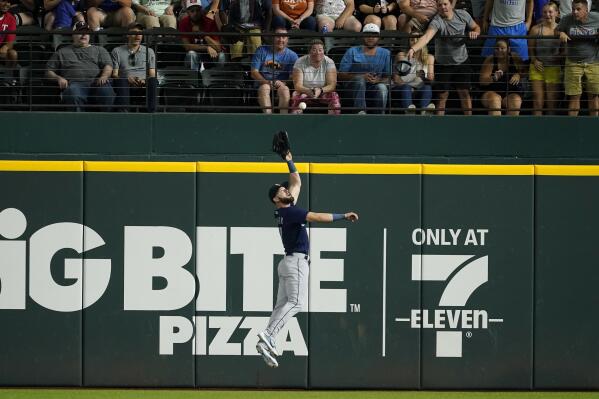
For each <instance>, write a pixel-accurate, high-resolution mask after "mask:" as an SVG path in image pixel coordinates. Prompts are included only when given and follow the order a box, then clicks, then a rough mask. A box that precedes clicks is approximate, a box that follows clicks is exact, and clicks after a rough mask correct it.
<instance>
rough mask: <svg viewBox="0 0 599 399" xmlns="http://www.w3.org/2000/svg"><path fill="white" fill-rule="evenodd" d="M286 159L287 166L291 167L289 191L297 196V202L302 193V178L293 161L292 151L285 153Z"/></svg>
mask: <svg viewBox="0 0 599 399" xmlns="http://www.w3.org/2000/svg"><path fill="white" fill-rule="evenodd" d="M285 161H287V166H288V167H289V188H288V190H289V192H290V193H291V195H293V198H295V203H297V199H298V198H299V195H300V190H301V189H302V179H301V177H300V174H299V172H298V171H297V168H296V167H295V164H294V163H293V155H291V151H288V152H287V155H285Z"/></svg>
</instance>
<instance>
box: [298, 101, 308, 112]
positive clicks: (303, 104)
mask: <svg viewBox="0 0 599 399" xmlns="http://www.w3.org/2000/svg"><path fill="white" fill-rule="evenodd" d="M298 107H299V109H301V110H302V111H303V110H305V109H306V107H307V105H306V103H305V102H303V101H302V102H301V103H299V105H298Z"/></svg>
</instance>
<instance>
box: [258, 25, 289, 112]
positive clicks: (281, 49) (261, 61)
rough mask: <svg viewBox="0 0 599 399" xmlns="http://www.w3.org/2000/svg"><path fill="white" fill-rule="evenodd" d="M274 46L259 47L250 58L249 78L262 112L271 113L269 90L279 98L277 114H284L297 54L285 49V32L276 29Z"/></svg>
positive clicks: (283, 29) (282, 29)
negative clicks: (255, 90)
mask: <svg viewBox="0 0 599 399" xmlns="http://www.w3.org/2000/svg"><path fill="white" fill-rule="evenodd" d="M275 33H281V35H280V36H275V37H274V45H272V46H261V47H260V48H259V49H258V50H256V53H255V54H254V56H253V57H252V69H251V72H250V74H251V76H252V79H254V80H255V84H254V86H255V87H256V88H257V89H258V104H260V107H261V108H262V112H264V113H266V114H270V113H272V102H271V98H270V92H271V90H272V91H273V92H274V93H275V94H276V95H277V96H278V97H279V112H280V113H281V114H286V113H287V112H288V107H289V87H288V86H287V81H288V80H289V77H290V74H291V70H292V68H293V65H294V64H295V62H296V61H297V54H295V52H294V51H293V50H290V49H288V48H287V42H288V41H289V38H288V37H287V30H286V29H285V28H277V29H276V30H275Z"/></svg>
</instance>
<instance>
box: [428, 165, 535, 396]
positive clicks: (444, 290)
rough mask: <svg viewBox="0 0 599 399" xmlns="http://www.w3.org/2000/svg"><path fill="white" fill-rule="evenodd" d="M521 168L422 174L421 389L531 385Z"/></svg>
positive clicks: (529, 195) (526, 179)
mask: <svg viewBox="0 0 599 399" xmlns="http://www.w3.org/2000/svg"><path fill="white" fill-rule="evenodd" d="M441 168H442V167H441ZM521 168H522V170H521V171H520V172H522V173H524V174H526V175H524V176H499V175H492V174H494V173H495V172H493V168H492V167H480V168H479V169H480V171H479V172H475V173H479V174H482V175H473V176H468V175H462V176H457V175H451V174H439V175H436V174H426V173H435V172H434V170H435V169H434V167H430V166H426V165H425V166H424V170H425V175H424V176H423V192H422V199H423V205H422V212H423V216H422V226H423V228H424V229H426V230H428V232H429V233H428V234H427V237H426V238H425V239H421V240H420V241H423V242H422V254H423V255H422V264H421V270H420V276H419V278H420V279H421V280H422V305H423V310H422V314H421V318H422V320H421V321H420V325H421V326H422V327H423V328H422V336H423V342H422V348H423V350H422V387H423V388H426V389H442V388H455V389H463V388H465V389H479V388H480V389H487V388H488V389H530V388H531V386H532V370H531V363H532V349H533V348H532V323H533V319H532V301H533V292H532V286H533V268H532V264H533V181H534V180H533V177H534V176H533V175H532V174H533V169H532V166H523V167H521ZM448 169H451V166H449V167H447V168H446V169H444V172H440V173H451V170H450V171H449V172H447V170H448ZM514 170H517V168H514V169H511V170H510V171H506V172H507V173H508V174H511V173H514ZM460 172H461V171H460V169H459V167H455V168H454V172H453V173H460ZM469 173H470V172H469ZM489 173H490V174H491V175H486V174H489ZM500 173H503V172H500ZM458 229H459V230H460V232H459V234H458V233H457V230H458ZM452 231H453V233H454V234H452ZM443 233H444V234H445V235H444V236H443ZM429 234H430V236H429ZM435 237H436V239H435ZM483 239H484V241H483ZM425 310H428V312H427V313H426V314H425ZM425 324H427V325H428V327H426V326H425Z"/></svg>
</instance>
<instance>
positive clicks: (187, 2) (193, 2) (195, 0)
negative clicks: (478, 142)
mask: <svg viewBox="0 0 599 399" xmlns="http://www.w3.org/2000/svg"><path fill="white" fill-rule="evenodd" d="M195 6H198V7H202V3H201V1H200V0H184V1H183V9H185V10H187V9H188V8H190V7H195Z"/></svg>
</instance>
